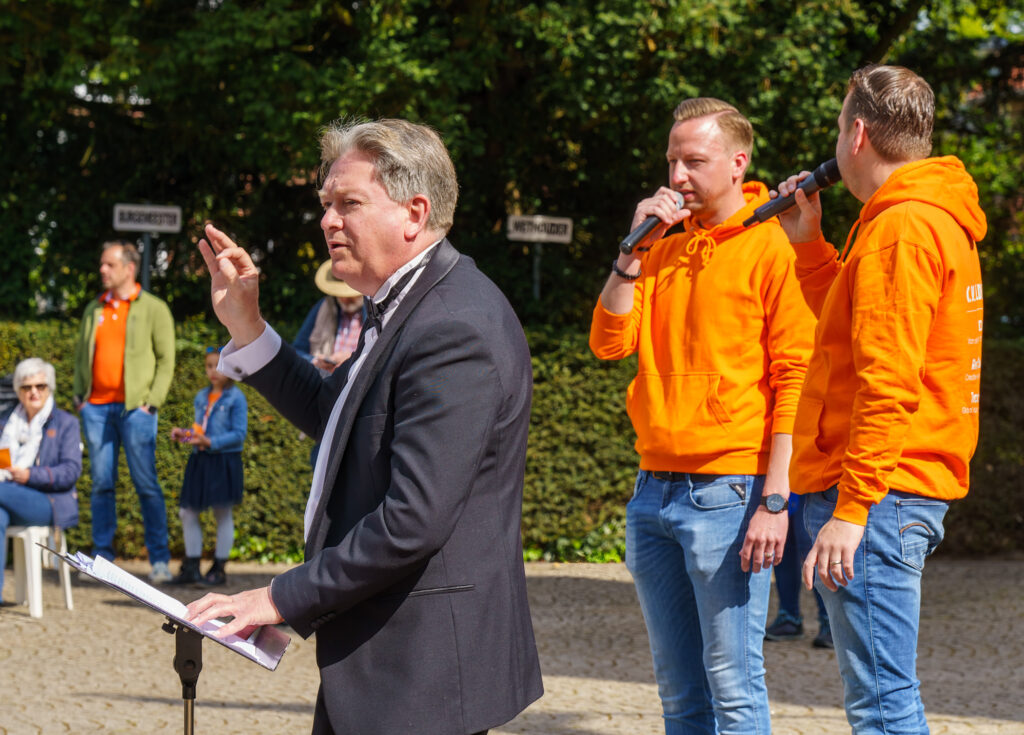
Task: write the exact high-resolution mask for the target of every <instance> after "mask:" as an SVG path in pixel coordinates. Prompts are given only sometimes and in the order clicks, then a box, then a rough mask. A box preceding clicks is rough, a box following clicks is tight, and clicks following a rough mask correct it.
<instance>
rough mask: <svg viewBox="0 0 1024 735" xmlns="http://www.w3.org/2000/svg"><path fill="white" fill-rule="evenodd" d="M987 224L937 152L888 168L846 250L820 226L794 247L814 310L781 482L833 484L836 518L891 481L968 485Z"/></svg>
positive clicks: (935, 493) (808, 487)
mask: <svg viewBox="0 0 1024 735" xmlns="http://www.w3.org/2000/svg"><path fill="white" fill-rule="evenodd" d="M985 230H986V223H985V214H984V212H982V211H981V208H980V206H979V204H978V188H977V186H975V184H974V180H973V179H971V177H970V175H969V174H968V173H967V171H966V170H965V169H964V167H963V164H961V163H960V161H959V160H958V159H956V158H955V157H953V156H947V157H944V158H928V159H924V160H921V161H915V162H913V163H909V164H907V165H905V166H903V167H901V168H899V169H897V170H896V171H894V172H893V173H892V175H891V176H889V179H888V180H887V181H886V182H885V184H883V185H882V187H881V188H879V189H878V191H876V192H875V193H874V195H873V196H872V197H871V198H870V199H869V200H868V201H867V203H866V204H865V205H864V207H863V209H861V213H860V218H859V219H858V221H857V223H856V224H855V225H854V227H853V229H852V230H851V232H850V237H849V238H848V240H847V250H848V253H849V255H848V256H847V257H846V259H845V262H841V261H840V260H839V258H838V257H837V253H836V251H835V248H833V247H832V246H831V245H829V244H828V243H826V242H825V240H824V239H823V238H819V239H818V240H817V241H813V242H808V243H799V244H795V245H794V249H795V250H796V252H797V275H798V276H799V278H800V282H801V286H802V287H803V289H804V294H805V296H806V297H807V300H808V303H810V305H811V308H812V309H814V310H815V312H816V313H817V314H818V315H819V322H818V328H817V331H816V334H815V342H814V354H813V356H812V357H811V364H810V366H809V367H808V369H807V381H806V384H805V386H804V392H803V395H802V396H801V398H800V405H799V408H798V410H797V418H796V426H795V430H794V432H793V460H792V463H791V464H790V487H791V489H792V490H793V491H794V492H797V493H812V492H819V491H822V490H825V489H827V488H829V487H831V486H832V485H835V484H837V483H838V485H839V499H838V502H837V505H836V510H835V512H834V516H835V517H836V518H839V519H841V520H845V521H849V522H851V523H857V524H859V525H864V524H865V523H867V517H868V511H869V509H870V508H871V506H872V505H873V504H874V503H877V502H879V501H880V500H881V499H882V498H883V497H884V496H885V495H886V493H887V492H888V491H889V490H890V489H892V490H900V491H903V492H908V493H915V494H918V495H924V496H927V497H930V498H939V499H943V500H952V499H954V498H961V497H963V496H964V495H966V494H967V485H968V467H969V462H970V459H971V455H972V454H973V453H974V448H975V445H976V444H977V440H978V400H979V397H978V393H979V380H978V378H979V376H980V371H981V325H982V297H981V270H980V266H979V262H978V249H977V246H976V243H977V241H978V240H981V239H982V238H983V237H984V236H985ZM851 241H852V244H851Z"/></svg>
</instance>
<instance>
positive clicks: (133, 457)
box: [82, 403, 171, 564]
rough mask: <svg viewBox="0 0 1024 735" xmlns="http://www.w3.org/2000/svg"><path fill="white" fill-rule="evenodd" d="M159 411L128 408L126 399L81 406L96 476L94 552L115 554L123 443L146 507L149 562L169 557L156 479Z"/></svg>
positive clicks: (164, 509) (163, 507) (144, 519)
mask: <svg viewBox="0 0 1024 735" xmlns="http://www.w3.org/2000/svg"><path fill="white" fill-rule="evenodd" d="M156 427H157V422H156V415H155V414H150V413H146V412H145V411H143V410H142V409H140V408H136V409H134V410H133V411H125V410H124V404H123V403H105V404H99V405H97V404H92V403H86V404H85V405H84V406H82V428H83V430H84V431H85V441H86V444H88V445H89V466H90V473H91V475H92V551H93V554H95V555H97V556H102V557H104V558H106V559H111V560H112V559H113V558H114V532H115V531H117V506H116V502H115V498H114V487H115V485H117V452H118V448H119V447H120V446H121V445H122V444H123V445H124V456H125V459H126V460H127V461H128V472H129V473H130V474H131V477H132V483H133V484H134V485H135V492H136V494H137V495H138V496H139V506H140V507H141V509H142V523H143V525H144V526H145V529H146V536H145V538H146V548H147V549H148V550H149V561H150V563H153V564H156V563H157V562H166V561H170V558H171V552H170V550H169V549H168V548H167V505H166V504H165V503H164V493H163V490H161V488H160V483H159V482H158V481H157V479H156Z"/></svg>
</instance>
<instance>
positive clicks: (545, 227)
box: [508, 214, 572, 300]
mask: <svg viewBox="0 0 1024 735" xmlns="http://www.w3.org/2000/svg"><path fill="white" fill-rule="evenodd" d="M508 239H509V240H514V241H517V242H531V243H533V298H534V299H535V300H539V299H540V259H541V256H542V255H543V254H544V243H546V242H557V243H562V244H568V243H570V242H572V219H571V218H570V217H544V216H542V215H539V214H535V215H521V214H510V215H509V216H508Z"/></svg>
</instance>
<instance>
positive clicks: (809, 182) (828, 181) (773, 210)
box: [644, 158, 843, 227]
mask: <svg viewBox="0 0 1024 735" xmlns="http://www.w3.org/2000/svg"><path fill="white" fill-rule="evenodd" d="M842 178H843V177H842V175H841V174H840V173H839V164H838V163H837V162H836V159H834V158H832V159H830V160H828V161H825V163H823V164H821V165H820V166H818V167H817V168H816V169H814V171H813V172H812V173H811V175H810V176H808V177H807V178H806V179H804V180H803V181H801V182H800V184H799V185H798V186H797V188H798V189H803V192H804V194H806V195H807V196H810V195H811V194H813V193H814V192H816V191H820V190H822V189H826V188H828V187H830V186H832V184H836V183H838V182H839V181H840V180H841V179H842ZM793 206H796V192H795V191H794V192H793V193H792V194H790V195H789V196H785V197H776V198H775V199H772V200H771V201H770V202H768V203H767V204H762V205H761V206H760V207H758V208H757V209H755V210H754V213H753V214H752V215H750V217H748V218H747V219H745V220H744V221H743V226H744V227H750V226H751V225H752V224H754V223H755V222H766V221H767V220H770V219H771V218H772V217H774V216H775V215H777V214H781V213H782V212H785V211H786V210H787V209H789V208H790V207H793ZM644 224H646V223H644Z"/></svg>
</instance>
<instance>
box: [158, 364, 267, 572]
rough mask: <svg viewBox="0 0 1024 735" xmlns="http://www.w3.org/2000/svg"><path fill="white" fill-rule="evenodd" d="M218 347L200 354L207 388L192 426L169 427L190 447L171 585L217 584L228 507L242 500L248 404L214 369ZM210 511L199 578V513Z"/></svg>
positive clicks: (227, 535) (227, 543)
mask: <svg viewBox="0 0 1024 735" xmlns="http://www.w3.org/2000/svg"><path fill="white" fill-rule="evenodd" d="M219 353H220V349H219V348H216V347H208V348H207V350H206V377H207V378H208V379H209V381H210V385H209V387H206V388H203V389H202V390H200V391H199V392H198V393H197V394H196V398H195V401H194V406H195V423H193V424H192V428H191V429H183V428H180V427H175V428H173V429H171V439H174V440H175V441H179V442H181V443H183V444H190V445H192V453H191V454H190V455H189V458H188V465H186V467H185V479H184V481H183V483H182V486H181V499H180V505H181V508H180V510H179V511H178V513H179V515H180V517H181V527H182V531H183V533H184V536H185V560H184V561H183V562H182V563H181V570H180V571H179V572H178V575H177V576H176V577H174V578H173V579H172V580H171V584H195V583H200V584H205V585H211V586H215V585H223V584H226V583H227V574H226V573H225V570H224V567H225V565H226V564H227V560H228V557H229V556H230V555H231V546H232V545H233V543H234V536H235V523H234V518H233V516H232V512H231V509H232V506H235V505H238V503H240V502H241V501H242V444H243V443H244V442H245V434H246V432H247V431H248V404H247V403H246V400H245V395H244V394H243V393H242V391H241V390H239V389H238V387H237V386H235V384H234V381H232V380H231V379H230V378H228V377H227V376H226V375H224V374H223V373H220V372H218V371H217V362H218V360H219V359H220V354H219ZM206 508H212V509H213V515H214V517H215V518H216V519H217V543H216V547H215V550H214V558H213V565H212V566H211V567H210V568H209V570H207V572H206V574H205V575H200V572H199V559H200V557H201V556H202V554H203V531H202V527H201V526H200V524H199V513H200V511H202V510H205V509H206Z"/></svg>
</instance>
